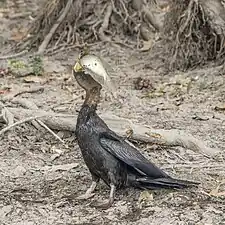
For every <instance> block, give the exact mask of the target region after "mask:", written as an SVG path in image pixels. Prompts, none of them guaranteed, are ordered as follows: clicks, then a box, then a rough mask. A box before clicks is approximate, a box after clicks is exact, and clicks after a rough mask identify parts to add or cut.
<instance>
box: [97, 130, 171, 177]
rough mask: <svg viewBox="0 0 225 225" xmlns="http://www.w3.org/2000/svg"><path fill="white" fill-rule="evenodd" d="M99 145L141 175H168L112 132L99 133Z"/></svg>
mask: <svg viewBox="0 0 225 225" xmlns="http://www.w3.org/2000/svg"><path fill="white" fill-rule="evenodd" d="M100 144H101V146H102V147H103V148H104V149H105V150H106V151H108V152H109V153H111V154H112V155H113V156H115V157H116V158H118V159H119V160H121V161H123V162H124V163H126V164H127V165H129V166H131V167H133V168H134V169H135V170H136V171H138V172H139V173H140V174H141V175H147V176H149V177H152V178H159V177H169V176H168V175H167V174H166V173H164V172H163V171H162V170H161V169H159V168H158V167H157V166H155V165H154V164H153V163H151V162H150V161H148V160H147V159H146V158H145V157H144V156H143V155H142V154H141V153H140V152H139V151H138V149H136V148H135V147H133V146H131V145H130V144H128V143H127V142H126V141H124V140H123V139H122V138H120V137H119V136H117V135H116V134H114V133H113V132H104V133H102V134H101V135H100Z"/></svg>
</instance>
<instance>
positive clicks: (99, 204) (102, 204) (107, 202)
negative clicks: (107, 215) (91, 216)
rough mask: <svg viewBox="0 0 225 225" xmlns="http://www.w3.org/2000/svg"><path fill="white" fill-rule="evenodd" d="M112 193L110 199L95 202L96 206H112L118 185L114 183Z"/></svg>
mask: <svg viewBox="0 0 225 225" xmlns="http://www.w3.org/2000/svg"><path fill="white" fill-rule="evenodd" d="M110 188H111V189H110V195H109V199H108V200H106V201H104V202H100V203H97V204H95V205H94V206H95V207H97V208H102V209H108V208H109V207H110V206H112V204H113V202H114V197H115V193H116V186H115V185H114V184H110Z"/></svg>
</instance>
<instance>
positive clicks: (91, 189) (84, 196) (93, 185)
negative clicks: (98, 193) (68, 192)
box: [77, 180, 98, 200]
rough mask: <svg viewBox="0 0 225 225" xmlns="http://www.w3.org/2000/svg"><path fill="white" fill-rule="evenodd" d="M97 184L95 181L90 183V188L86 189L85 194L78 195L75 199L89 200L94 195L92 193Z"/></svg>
mask: <svg viewBox="0 0 225 225" xmlns="http://www.w3.org/2000/svg"><path fill="white" fill-rule="evenodd" d="M97 182H98V181H96V180H93V181H92V183H91V186H90V187H89V188H88V189H87V191H86V192H85V194H83V195H80V196H78V197H77V199H78V200H85V199H89V198H92V197H93V196H94V195H95V194H94V193H93V191H94V190H95V188H96V186H97Z"/></svg>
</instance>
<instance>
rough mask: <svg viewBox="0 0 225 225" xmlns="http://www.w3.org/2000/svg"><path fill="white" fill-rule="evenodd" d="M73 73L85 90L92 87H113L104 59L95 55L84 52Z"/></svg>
mask: <svg viewBox="0 0 225 225" xmlns="http://www.w3.org/2000/svg"><path fill="white" fill-rule="evenodd" d="M73 74H74V76H75V78H76V80H77V82H78V84H79V85H80V86H81V87H82V88H84V89H85V90H89V89H92V88H93V87H100V88H101V87H102V86H105V87H106V88H111V86H112V83H111V79H110V77H109V75H108V73H107V71H106V68H105V67H104V64H103V62H102V60H101V59H100V58H99V57H97V56H95V55H91V54H88V52H87V51H86V52H82V53H81V54H80V55H79V57H78V59H77V61H76V63H75V65H74V67H73Z"/></svg>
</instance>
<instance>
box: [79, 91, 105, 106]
mask: <svg viewBox="0 0 225 225" xmlns="http://www.w3.org/2000/svg"><path fill="white" fill-rule="evenodd" d="M100 93H101V87H93V88H92V89H90V90H86V97H85V101H84V104H83V105H88V106H89V107H91V108H95V109H96V108H97V105H98V103H99V102H100Z"/></svg>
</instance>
